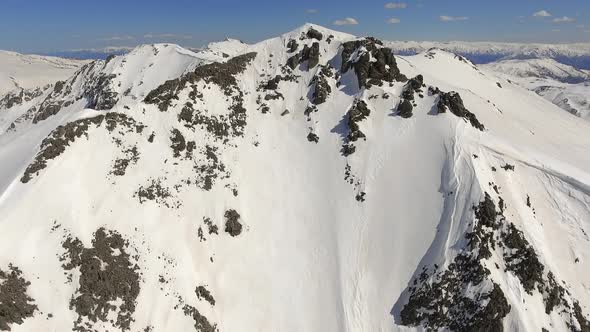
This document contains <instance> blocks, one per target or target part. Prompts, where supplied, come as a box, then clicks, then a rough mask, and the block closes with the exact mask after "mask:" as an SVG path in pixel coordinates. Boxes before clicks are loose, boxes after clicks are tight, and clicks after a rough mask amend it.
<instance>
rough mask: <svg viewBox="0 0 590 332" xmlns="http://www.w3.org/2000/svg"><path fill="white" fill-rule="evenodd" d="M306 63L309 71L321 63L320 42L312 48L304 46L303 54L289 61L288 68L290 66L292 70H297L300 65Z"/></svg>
mask: <svg viewBox="0 0 590 332" xmlns="http://www.w3.org/2000/svg"><path fill="white" fill-rule="evenodd" d="M306 61H307V68H308V69H312V68H314V67H315V66H317V64H318V63H319V61H320V44H319V43H318V42H314V43H313V44H312V45H311V47H309V46H307V45H304V46H303V50H301V52H299V53H297V54H295V55H293V56H292V57H290V58H289V59H287V66H289V67H290V68H291V69H295V68H297V66H298V65H299V64H302V63H304V62H306Z"/></svg>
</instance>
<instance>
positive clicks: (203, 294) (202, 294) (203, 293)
mask: <svg viewBox="0 0 590 332" xmlns="http://www.w3.org/2000/svg"><path fill="white" fill-rule="evenodd" d="M195 293H196V294H197V298H198V299H199V300H200V299H203V300H205V301H207V302H209V304H211V305H212V306H214V305H215V299H214V298H213V295H211V292H209V290H208V289H207V288H205V286H198V287H197V288H196V289H195Z"/></svg>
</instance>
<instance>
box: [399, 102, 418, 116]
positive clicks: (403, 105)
mask: <svg viewBox="0 0 590 332" xmlns="http://www.w3.org/2000/svg"><path fill="white" fill-rule="evenodd" d="M413 109H414V106H412V102H410V101H409V100H407V99H403V100H402V101H401V102H400V103H399V105H398V106H397V114H398V115H399V116H401V117H402V118H411V117H412V110H413Z"/></svg>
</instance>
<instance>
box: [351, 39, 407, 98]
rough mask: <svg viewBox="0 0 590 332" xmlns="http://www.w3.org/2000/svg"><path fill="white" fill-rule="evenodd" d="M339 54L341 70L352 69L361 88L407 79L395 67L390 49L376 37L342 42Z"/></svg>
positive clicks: (395, 63)
mask: <svg viewBox="0 0 590 332" xmlns="http://www.w3.org/2000/svg"><path fill="white" fill-rule="evenodd" d="M353 54H356V57H355V58H352V55H353ZM341 56H342V66H341V68H340V70H341V72H342V73H346V72H347V71H348V70H349V69H351V68H352V69H354V71H355V73H356V76H357V79H358V85H359V87H361V88H362V87H366V88H370V87H371V86H372V85H379V86H381V85H383V82H393V81H401V82H404V81H406V80H407V78H406V77H405V76H404V75H403V74H402V73H401V72H400V70H399V68H398V67H397V62H396V61H395V57H394V56H393V52H392V51H391V49H389V48H386V47H383V42H381V41H380V40H378V39H375V38H372V37H368V38H365V39H361V40H355V41H349V42H346V43H343V44H342V53H341Z"/></svg>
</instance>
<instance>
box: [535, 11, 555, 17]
mask: <svg viewBox="0 0 590 332" xmlns="http://www.w3.org/2000/svg"><path fill="white" fill-rule="evenodd" d="M533 16H534V17H549V16H551V13H549V12H548V11H546V10H544V9H543V10H539V11H538V12H534V13H533Z"/></svg>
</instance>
